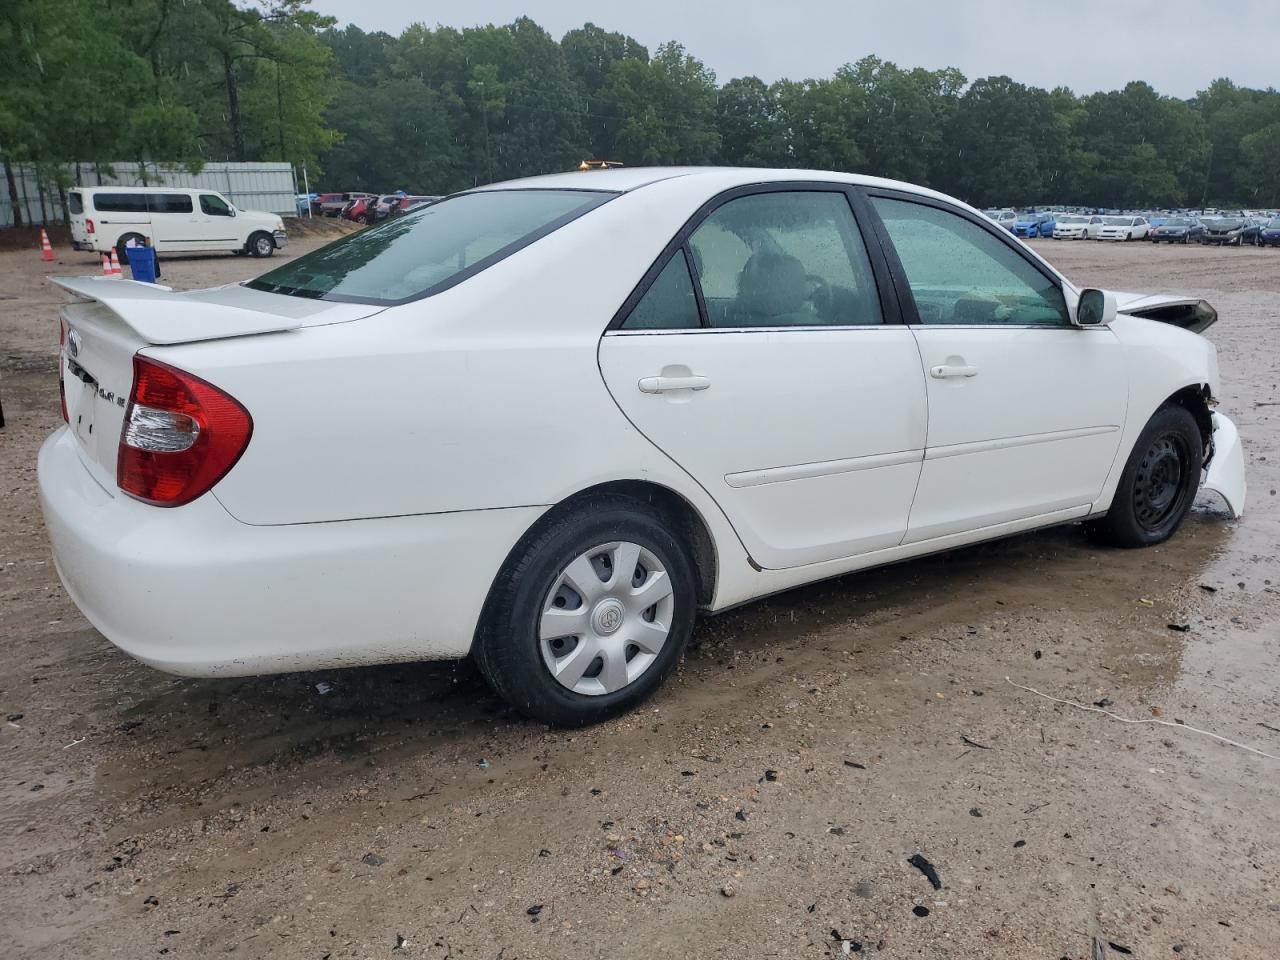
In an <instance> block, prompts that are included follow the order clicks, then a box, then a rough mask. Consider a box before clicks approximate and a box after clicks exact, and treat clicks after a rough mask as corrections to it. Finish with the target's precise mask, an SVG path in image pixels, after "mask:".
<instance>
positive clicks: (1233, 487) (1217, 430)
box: [1203, 413, 1247, 518]
mask: <svg viewBox="0 0 1280 960" xmlns="http://www.w3.org/2000/svg"><path fill="white" fill-rule="evenodd" d="M1205 467H1206V472H1205V479H1204V485H1203V486H1204V489H1206V490H1212V491H1213V492H1214V493H1216V494H1218V495H1219V496H1221V497H1222V499H1223V500H1225V501H1226V503H1227V509H1228V510H1229V511H1231V516H1232V518H1239V517H1242V516H1243V515H1244V501H1245V495H1246V492H1247V485H1246V484H1245V479H1244V449H1243V448H1242V447H1241V445H1240V433H1239V431H1237V430H1236V425H1235V424H1234V423H1232V422H1231V421H1230V420H1229V419H1228V418H1227V417H1224V416H1223V415H1222V414H1220V413H1215V414H1214V415H1213V452H1212V454H1211V455H1210V457H1209V460H1208V462H1207V463H1206V464H1205Z"/></svg>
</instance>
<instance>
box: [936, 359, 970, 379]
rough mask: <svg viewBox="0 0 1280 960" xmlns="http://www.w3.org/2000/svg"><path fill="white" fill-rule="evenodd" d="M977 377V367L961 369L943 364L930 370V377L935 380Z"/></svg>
mask: <svg viewBox="0 0 1280 960" xmlns="http://www.w3.org/2000/svg"><path fill="white" fill-rule="evenodd" d="M977 375H978V368H977V367H959V366H953V365H952V364H949V363H943V364H939V365H938V366H936V367H930V368H929V376H931V377H933V378H934V379H935V380H949V379H951V378H952V377H976V376H977Z"/></svg>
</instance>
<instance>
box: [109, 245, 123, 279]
mask: <svg viewBox="0 0 1280 960" xmlns="http://www.w3.org/2000/svg"><path fill="white" fill-rule="evenodd" d="M110 276H111V278H112V279H113V280H119V279H120V278H121V277H122V276H123V274H122V273H121V272H120V258H119V257H117V256H116V251H115V248H114V247H113V248H112V249H111V274H110Z"/></svg>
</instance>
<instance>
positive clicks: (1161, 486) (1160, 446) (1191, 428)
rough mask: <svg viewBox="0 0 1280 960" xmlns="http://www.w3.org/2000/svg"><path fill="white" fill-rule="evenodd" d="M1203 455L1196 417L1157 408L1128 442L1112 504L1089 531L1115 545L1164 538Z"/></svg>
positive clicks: (1186, 506)
mask: <svg viewBox="0 0 1280 960" xmlns="http://www.w3.org/2000/svg"><path fill="white" fill-rule="evenodd" d="M1203 459H1204V441H1203V440H1202V438H1201V436H1200V428H1199V427H1198V426H1197V425H1196V420H1195V417H1193V416H1192V415H1191V413H1190V411H1188V410H1187V409H1186V408H1185V407H1180V406H1177V405H1175V404H1170V405H1168V406H1164V407H1161V408H1160V409H1159V410H1157V411H1156V412H1155V414H1154V415H1153V416H1152V417H1151V419H1150V420H1149V421H1148V422H1147V425H1146V426H1145V427H1144V428H1143V430H1142V433H1141V434H1140V435H1139V436H1138V440H1137V442H1136V443H1135V444H1134V445H1133V450H1132V451H1131V452H1130V454H1129V459H1128V461H1127V462H1126V463H1125V465H1124V471H1123V472H1122V473H1121V474H1120V483H1119V485H1118V486H1117V487H1116V493H1115V497H1114V498H1113V499H1112V501H1111V509H1110V510H1108V511H1107V514H1106V516H1104V517H1100V518H1099V519H1097V520H1091V521H1089V523H1088V524H1087V525H1086V526H1087V529H1088V531H1089V533H1090V534H1091V535H1092V536H1094V537H1095V538H1097V539H1098V540H1100V541H1102V542H1104V543H1109V544H1111V545H1112V546H1116V547H1149V546H1153V545H1154V544H1157V543H1163V542H1164V541H1166V540H1168V539H1169V538H1170V537H1171V536H1173V534H1174V531H1176V530H1177V529H1178V526H1179V525H1180V524H1181V523H1182V521H1183V519H1184V518H1185V517H1186V515H1187V511H1188V510H1190V509H1191V503H1192V501H1194V500H1195V496H1196V490H1197V489H1199V486H1200V469H1201V466H1202V463H1203Z"/></svg>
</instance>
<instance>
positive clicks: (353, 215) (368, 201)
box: [340, 196, 377, 223]
mask: <svg viewBox="0 0 1280 960" xmlns="http://www.w3.org/2000/svg"><path fill="white" fill-rule="evenodd" d="M376 201H377V197H373V196H368V197H363V196H362V197H352V198H351V199H350V200H349V201H348V202H347V205H346V206H345V207H343V208H342V213H341V214H340V216H341V217H342V219H343V220H354V221H355V222H357V223H372V222H373V205H374V203H375V202H376Z"/></svg>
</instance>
